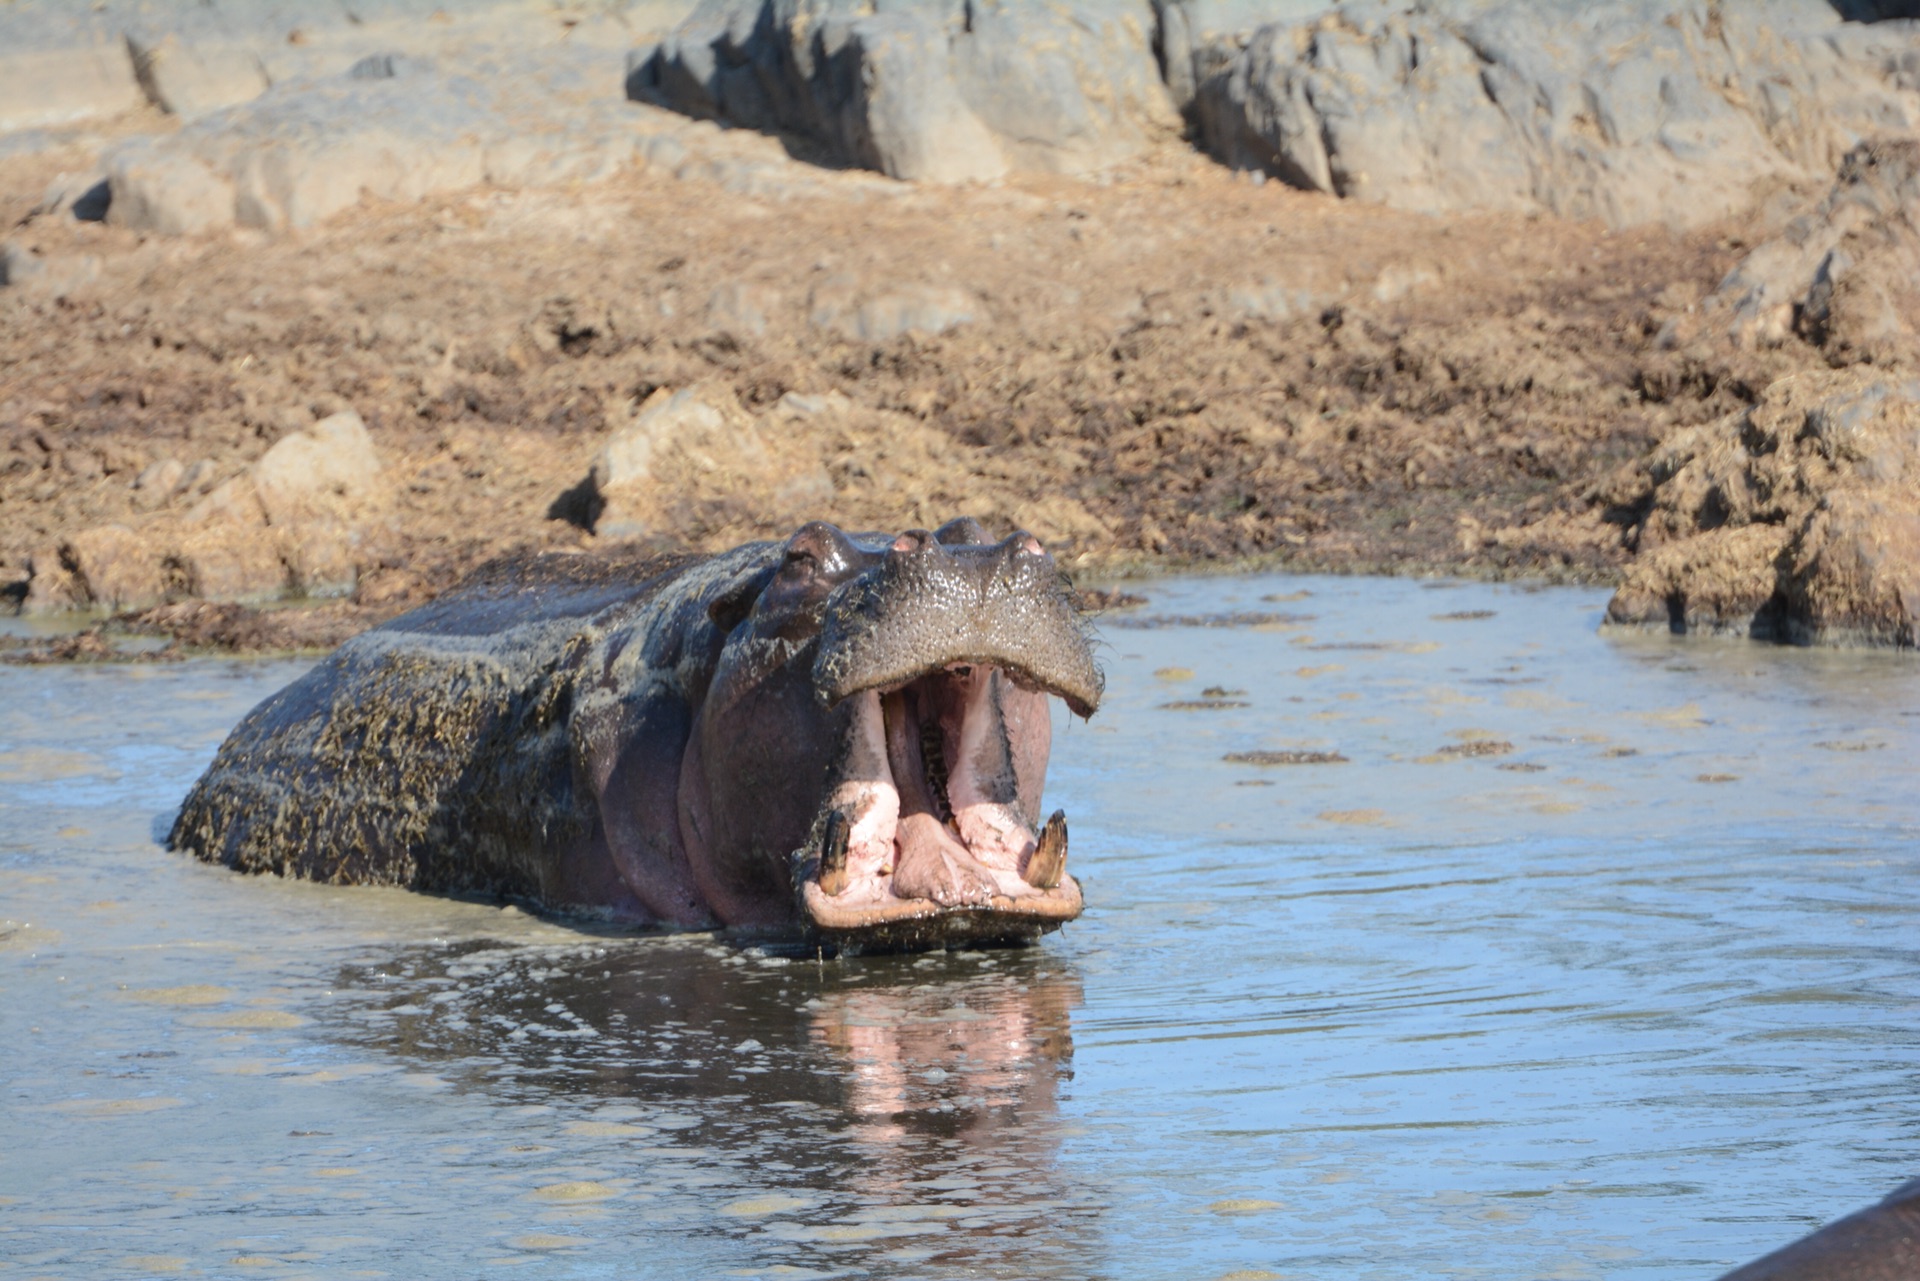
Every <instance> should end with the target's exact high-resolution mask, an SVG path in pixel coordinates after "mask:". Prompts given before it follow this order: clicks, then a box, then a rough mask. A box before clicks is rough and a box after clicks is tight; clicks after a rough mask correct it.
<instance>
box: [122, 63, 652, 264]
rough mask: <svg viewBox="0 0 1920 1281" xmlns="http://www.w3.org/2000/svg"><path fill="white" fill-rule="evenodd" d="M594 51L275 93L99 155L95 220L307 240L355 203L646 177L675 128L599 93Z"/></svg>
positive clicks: (413, 70) (337, 80) (303, 85)
mask: <svg viewBox="0 0 1920 1281" xmlns="http://www.w3.org/2000/svg"><path fill="white" fill-rule="evenodd" d="M605 57H606V55H605V52H604V51H601V50H595V49H593V48H591V47H582V48H574V47H556V48H547V49H530V50H524V51H519V52H516V53H514V54H512V55H511V56H505V55H500V56H495V55H491V54H488V55H480V54H475V55H473V56H472V57H471V58H469V59H467V60H455V59H451V58H441V59H428V58H420V57H415V56H413V55H411V54H407V53H400V52H394V51H386V52H378V53H374V54H370V55H367V56H366V57H365V58H362V59H360V60H359V61H356V62H353V63H351V64H349V65H347V66H343V67H341V68H340V69H339V70H337V71H333V72H330V73H329V74H326V75H315V76H306V77H296V78H294V79H290V80H286V81H280V82H276V83H275V84H274V86H273V87H272V88H271V89H269V90H267V91H266V92H264V93H260V94H258V95H256V96H253V97H251V98H249V99H247V100H246V101H244V102H241V103H239V104H238V105H233V106H229V107H226V108H224V109H220V110H213V111H209V112H207V113H204V114H200V115H197V116H196V117H194V118H192V119H190V120H189V122H188V123H187V124H185V125H184V126H183V127H182V128H180V129H179V130H178V131H176V132H174V133H170V134H162V135H157V136H152V137H144V138H136V139H132V140H129V141H127V142H124V143H121V144H119V145H118V146H116V147H114V148H112V149H110V150H109V152H108V153H107V155H106V157H105V160H104V167H105V170H106V172H107V181H108V187H109V190H110V194H111V199H110V201H109V203H108V207H107V212H106V217H107V221H109V222H111V223H114V224H117V225H120V226H125V227H130V228H134V229H137V230H146V231H159V232H163V233H167V234H192V233H203V232H213V231H220V230H224V229H227V228H230V227H234V226H241V227H250V228H257V229H260V230H264V231H270V232H284V231H288V230H297V229H301V228H305V227H311V226H313V225H315V224H317V223H319V222H320V221H322V220H323V219H325V218H327V217H329V216H331V215H333V214H335V213H337V212H339V211H340V210H342V209H346V208H349V207H351V206H353V205H355V204H357V203H359V201H360V200H361V199H362V198H363V197H366V196H371V197H375V198H378V199H382V200H393V201H405V202H410V201H417V200H420V199H422V198H425V197H427V196H431V195H435V194H439V193H444V192H450V191H457V190H461V189H464V188H467V187H472V186H475V185H477V184H479V183H481V182H491V183H495V184H498V185H502V186H526V185H552V184H557V183H565V182H573V181H590V180H594V179H598V178H604V177H607V176H609V175H611V174H613V173H615V172H618V171H619V170H621V169H622V168H625V167H627V166H630V165H634V164H644V163H645V160H644V156H645V152H646V149H647V147H648V145H649V143H650V142H652V141H653V140H654V139H656V138H658V137H659V136H661V135H662V134H664V133H666V132H669V131H671V130H674V129H678V128H682V127H684V124H685V122H684V120H683V119H681V118H679V117H677V116H674V115H673V114H671V113H669V112H666V111H660V110H651V109H647V108H642V107H637V106H635V105H634V104H632V103H630V102H626V101H625V100H623V99H621V98H620V97H618V96H617V95H614V94H609V93H607V92H606V88H607V86H606V68H605V66H604V62H605Z"/></svg>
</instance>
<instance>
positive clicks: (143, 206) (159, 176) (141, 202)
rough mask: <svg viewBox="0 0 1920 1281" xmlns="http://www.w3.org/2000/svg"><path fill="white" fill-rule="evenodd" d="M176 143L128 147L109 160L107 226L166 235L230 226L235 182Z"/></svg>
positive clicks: (166, 141) (162, 141)
mask: <svg viewBox="0 0 1920 1281" xmlns="http://www.w3.org/2000/svg"><path fill="white" fill-rule="evenodd" d="M176 139H177V135H176V137H175V138H164V139H157V140H154V141H150V142H135V143H129V144H128V145H127V146H125V147H122V148H121V149H120V150H119V151H118V152H116V153H115V154H114V155H113V157H112V158H111V159H110V160H109V161H108V162H107V189H108V190H109V191H110V192H112V197H111V199H110V200H109V201H108V204H107V221H108V222H109V223H111V224H113V225H114V226H116V227H132V228H135V229H136V230H140V231H157V232H160V233H162V234H164V235H169V236H185V235H194V234H197V233H200V232H207V231H219V230H221V229H223V228H226V227H231V226H232V225H233V221H234V192H233V182H232V181H231V179H229V178H227V177H226V176H224V175H222V174H219V173H216V172H214V170H213V168H212V167H211V166H210V165H208V164H207V163H206V161H204V160H202V159H200V158H199V157H198V156H195V155H192V154H189V153H185V152H182V151H180V150H178V149H177V148H178V146H179V144H178V142H177V140H176Z"/></svg>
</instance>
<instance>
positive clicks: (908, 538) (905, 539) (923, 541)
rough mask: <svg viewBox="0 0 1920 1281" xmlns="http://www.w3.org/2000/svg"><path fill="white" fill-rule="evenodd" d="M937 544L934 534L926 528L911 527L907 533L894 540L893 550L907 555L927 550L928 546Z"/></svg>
mask: <svg viewBox="0 0 1920 1281" xmlns="http://www.w3.org/2000/svg"><path fill="white" fill-rule="evenodd" d="M935 545H936V544H935V542H934V537H933V535H932V534H930V533H928V532H927V531H926V530H924V529H909V530H908V531H907V532H906V533H904V534H902V535H900V537H898V538H896V539H894V540H893V550H894V551H896V552H900V553H902V554H905V555H912V554H913V553H914V552H923V551H925V550H927V548H929V547H932V546H935Z"/></svg>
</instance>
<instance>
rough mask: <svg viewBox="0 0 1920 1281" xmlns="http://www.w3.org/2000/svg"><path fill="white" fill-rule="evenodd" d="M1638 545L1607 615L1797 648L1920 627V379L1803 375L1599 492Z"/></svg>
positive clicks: (1919, 632) (1904, 640)
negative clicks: (1787, 643) (1751, 638)
mask: <svg viewBox="0 0 1920 1281" xmlns="http://www.w3.org/2000/svg"><path fill="white" fill-rule="evenodd" d="M1595 497H1596V499H1598V500H1599V502H1600V503H1601V504H1602V505H1604V506H1605V507H1606V508H1607V509H1608V510H1610V511H1612V512H1615V513H1619V514H1620V517H1619V518H1620V519H1622V520H1623V521H1627V522H1630V523H1631V528H1630V530H1629V534H1628V538H1629V541H1630V543H1631V544H1632V545H1633V546H1634V547H1635V549H1636V552H1637V554H1636V557H1635V559H1634V561H1633V562H1632V563H1631V564H1630V565H1629V566H1628V568H1627V573H1626V578H1625V581H1624V582H1623V583H1622V585H1621V587H1620V589H1619V591H1618V592H1616V593H1615V595H1614V598H1613V600H1612V601H1611V602H1610V603H1609V605H1608V607H1607V619H1608V621H1609V622H1610V623H1614V624H1625V625H1634V626H1659V627H1664V628H1668V629H1670V630H1673V631H1699V632H1708V633H1715V634H1732V635H1743V636H1753V637H1758V638H1764V639H1772V640H1783V641H1791V642H1794V643H1796V644H1872V645H1893V646H1898V647H1903V648H1912V647H1914V646H1915V644H1916V638H1920V380H1915V379H1902V378H1899V377H1890V376H1889V375H1887V374H1885V373H1882V372H1878V371H1873V370H1869V369H1864V368H1856V369H1850V370H1837V371H1829V370H1822V371H1820V372H1817V373H1808V374H1800V375H1796V376H1794V377H1792V378H1787V379H1783V380H1781V381H1780V382H1777V383H1775V384H1774V385H1773V386H1771V387H1769V388H1768V389H1767V390H1766V392H1765V394H1764V395H1763V396H1762V397H1761V399H1760V402H1759V403H1758V404H1756V405H1754V406H1753V407H1752V408H1751V409H1749V410H1746V411H1744V412H1742V413H1739V414H1734V415H1731V416H1729V417H1728V418H1725V419H1722V420H1721V421H1719V422H1717V423H1713V424H1710V425H1708V426H1705V427H1699V428H1694V429H1691V430H1688V431H1684V432H1681V433H1678V434H1677V435H1675V436H1674V437H1673V438H1671V439H1670V440H1668V441H1667V442H1666V443H1665V444H1663V445H1662V446H1661V447H1660V448H1659V449H1657V450H1655V451H1654V452H1653V454H1652V455H1650V456H1649V457H1648V458H1646V459H1644V460H1642V461H1641V462H1639V463H1637V464H1634V465H1633V466H1631V467H1629V468H1627V469H1625V470H1623V471H1622V472H1621V473H1619V474H1618V475H1617V476H1616V477H1615V478H1614V479H1613V481H1612V482H1611V484H1610V485H1608V486H1603V487H1602V489H1601V490H1600V491H1599V492H1597V493H1596V494H1595Z"/></svg>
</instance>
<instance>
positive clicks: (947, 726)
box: [795, 661, 1085, 947]
mask: <svg viewBox="0 0 1920 1281" xmlns="http://www.w3.org/2000/svg"><path fill="white" fill-rule="evenodd" d="M1010 686H1011V687H1014V688H1019V689H1025V690H1028V691H1029V698H1028V699H1027V700H1025V701H1022V700H1021V698H1020V696H1019V695H1013V694H1012V693H1011V690H1010V688H1009V687H1010ZM1032 693H1037V691H1032V686H1031V683H1030V678H1029V677H1028V676H1027V674H1026V673H1024V672H1023V673H1018V674H1015V673H1012V672H1009V671H1007V670H1006V669H1003V668H999V667H994V666H988V665H984V664H980V663H976V662H967V661H958V662H952V663H948V664H946V665H944V666H941V667H936V668H934V669H933V670H931V671H928V672H925V673H923V674H921V675H920V676H918V677H915V678H914V679H912V680H909V681H906V682H904V683H902V684H898V685H894V686H891V687H884V688H879V689H869V690H863V691H861V692H859V693H856V694H853V695H851V696H850V697H849V700H848V701H849V702H851V703H852V704H853V717H852V733H851V741H850V742H849V744H848V753H847V764H848V768H847V771H846V776H845V781H843V782H842V783H841V784H840V786H839V787H838V788H836V789H835V790H834V792H833V794H832V795H831V797H830V798H829V800H828V803H827V807H826V809H825V811H824V813H823V815H822V818H821V821H820V823H819V824H818V825H817V826H816V833H817V839H816V841H815V848H814V849H813V850H811V851H805V852H803V853H802V854H801V855H799V856H797V858H796V864H795V866H796V885H795V888H796V890H797V892H798V898H799V905H800V907H801V909H802V911H803V913H804V915H805V918H806V923H807V924H808V925H809V926H810V928H811V929H812V930H813V931H814V932H815V933H818V934H820V935H823V936H826V937H829V938H833V939H835V940H836V941H841V942H858V943H862V944H866V945H873V946H885V947H914V946H939V945H943V944H957V943H983V942H1011V941H1019V940H1026V939H1032V938H1035V937H1038V936H1039V935H1041V934H1043V933H1046V932H1048V931H1050V930H1053V929H1057V928H1059V927H1060V926H1061V925H1062V924H1064V923H1065V922H1067V921H1071V920H1073V919H1074V918H1075V917H1077V916H1079V915H1080V913H1081V910H1082V909H1083V907H1084V906H1085V904H1084V900H1083V899H1082V897H1081V893H1080V886H1079V884H1078V883H1077V882H1076V881H1075V880H1074V879H1073V878H1072V877H1070V876H1068V875H1066V873H1065V863H1066V854H1067V832H1066V821H1065V816H1064V815H1063V814H1060V813H1056V814H1055V815H1054V816H1053V817H1052V818H1051V819H1050V820H1048V822H1047V823H1046V824H1045V825H1044V826H1043V827H1042V828H1041V830H1039V831H1035V830H1034V827H1033V826H1032V824H1031V822H1030V821H1029V819H1028V818H1027V817H1026V816H1025V815H1023V814H1022V813H1021V812H1020V811H1019V810H1018V808H1017V807H1016V806H1015V805H1013V804H1010V803H1008V802H1007V801H1005V800H1002V799H998V798H999V797H1001V796H1004V795H1005V794H1006V788H1005V787H1004V786H1001V785H1000V784H1001V782H1002V778H1003V776H1004V773H1005V771H1006V770H1008V769H1010V768H1011V766H1010V764H1009V762H1008V753H1009V750H1010V749H1009V743H1010V741H1012V740H1013V739H1015V738H1017V737H1019V736H1021V735H1023V734H1032V733H1035V732H1039V733H1043V734H1044V733H1046V732H1047V731H1046V729H1045V727H1044V725H1042V726H1039V727H1036V726H1035V725H1033V724H1031V723H1014V724H1010V723H1009V722H1011V721H1021V720H1028V721H1030V720H1031V719H1032V718H1034V717H1035V715H1036V714H1037V716H1038V718H1040V719H1041V720H1042V721H1044V718H1045V716H1046V715H1047V708H1046V700H1045V695H1044V694H1040V695H1039V697H1031V694H1032ZM1022 709H1024V713H1023V711H1022Z"/></svg>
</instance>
